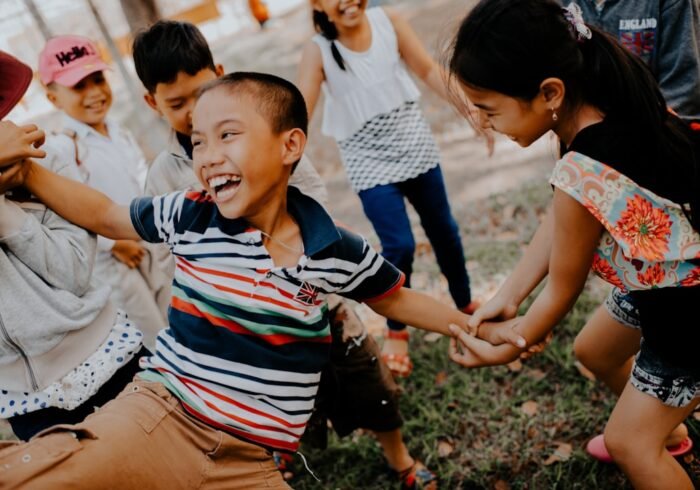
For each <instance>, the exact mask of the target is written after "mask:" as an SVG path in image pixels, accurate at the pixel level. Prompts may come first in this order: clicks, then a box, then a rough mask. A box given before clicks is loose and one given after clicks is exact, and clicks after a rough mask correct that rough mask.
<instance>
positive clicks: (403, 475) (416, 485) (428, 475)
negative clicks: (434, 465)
mask: <svg viewBox="0 0 700 490" xmlns="http://www.w3.org/2000/svg"><path fill="white" fill-rule="evenodd" d="M397 473H398V475H399V481H400V482H401V490H421V489H423V490H437V487H438V478H437V476H436V475H435V473H433V472H432V471H430V470H429V469H428V468H426V467H425V465H424V464H423V463H421V462H420V461H418V460H414V463H413V465H412V466H410V467H409V468H407V469H405V470H403V471H399V472H397Z"/></svg>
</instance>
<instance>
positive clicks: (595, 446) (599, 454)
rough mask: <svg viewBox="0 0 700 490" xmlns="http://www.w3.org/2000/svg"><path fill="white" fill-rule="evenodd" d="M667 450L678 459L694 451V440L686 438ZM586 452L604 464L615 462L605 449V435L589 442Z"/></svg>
mask: <svg viewBox="0 0 700 490" xmlns="http://www.w3.org/2000/svg"><path fill="white" fill-rule="evenodd" d="M666 449H667V450H668V452H669V453H671V456H674V457H676V458H677V457H679V456H683V455H684V454H687V453H689V452H690V450H691V449H693V440H692V439H691V438H690V437H686V438H685V439H683V441H681V443H680V444H676V445H675V446H668V447H667V448H666ZM586 452H587V453H588V454H590V455H591V456H593V457H594V458H595V459H597V460H598V461H602V462H603V463H612V462H613V459H612V456H610V453H609V452H608V449H607V448H606V447H605V439H604V437H603V434H600V435H597V436H595V437H594V438H593V439H591V440H590V441H588V444H586Z"/></svg>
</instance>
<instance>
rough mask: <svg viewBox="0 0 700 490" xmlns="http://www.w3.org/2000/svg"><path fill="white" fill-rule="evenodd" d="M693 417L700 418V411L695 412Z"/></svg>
mask: <svg viewBox="0 0 700 490" xmlns="http://www.w3.org/2000/svg"><path fill="white" fill-rule="evenodd" d="M693 418H694V419H695V420H700V412H693Z"/></svg>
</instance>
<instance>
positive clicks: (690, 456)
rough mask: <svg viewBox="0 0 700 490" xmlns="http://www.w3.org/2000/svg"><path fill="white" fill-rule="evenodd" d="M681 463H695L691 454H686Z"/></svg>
mask: <svg viewBox="0 0 700 490" xmlns="http://www.w3.org/2000/svg"><path fill="white" fill-rule="evenodd" d="M683 461H685V464H690V463H692V462H693V461H695V456H694V455H693V453H690V454H686V455H685V456H683Z"/></svg>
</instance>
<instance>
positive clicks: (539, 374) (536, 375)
mask: <svg viewBox="0 0 700 490" xmlns="http://www.w3.org/2000/svg"><path fill="white" fill-rule="evenodd" d="M527 375H528V376H529V377H531V378H532V379H534V380H535V381H542V380H543V379H544V378H546V377H547V373H545V372H544V371H542V370H541V369H530V370H529V371H528V372H527Z"/></svg>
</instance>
